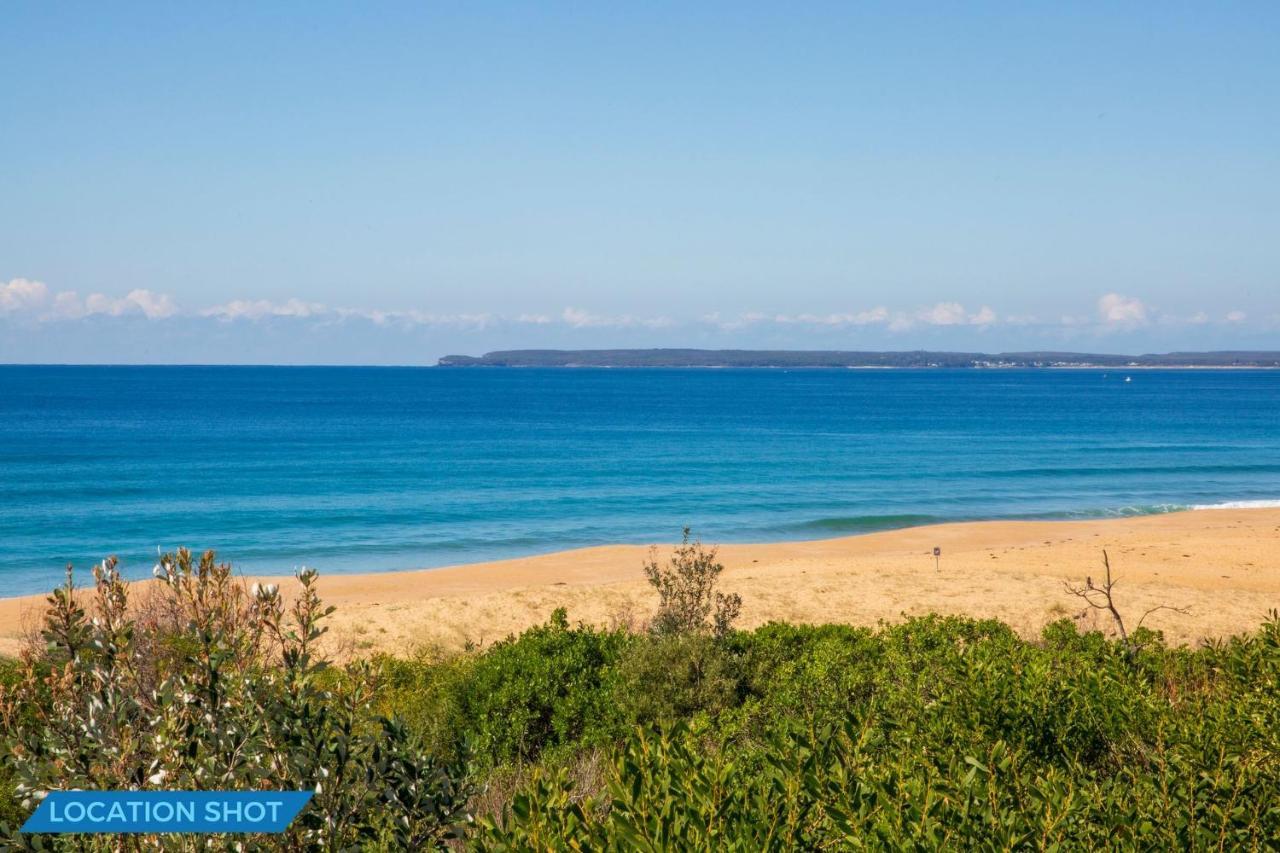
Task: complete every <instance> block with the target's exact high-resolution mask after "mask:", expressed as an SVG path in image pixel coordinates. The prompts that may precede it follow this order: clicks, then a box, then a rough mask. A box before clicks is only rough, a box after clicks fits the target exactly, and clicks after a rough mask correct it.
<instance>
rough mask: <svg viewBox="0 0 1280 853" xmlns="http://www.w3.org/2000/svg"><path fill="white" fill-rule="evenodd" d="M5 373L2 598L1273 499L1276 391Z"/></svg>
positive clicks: (906, 380)
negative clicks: (81, 578)
mask: <svg viewBox="0 0 1280 853" xmlns="http://www.w3.org/2000/svg"><path fill="white" fill-rule="evenodd" d="M1125 375H1126V374H1124V373H1117V372H1114V371H1112V372H1102V371H1090V370H1082V371H860V370H801V371H784V370H558V371H557V370H534V369H527V370H446V369H392V368H270V367H0V595H17V594H23V593H30V592H36V591H40V590H43V589H46V588H48V587H50V586H51V585H53V584H55V583H56V582H57V581H58V579H59V577H60V576H61V573H62V567H63V565H65V563H67V562H68V561H70V562H74V563H76V564H77V565H78V566H80V567H83V568H86V569H87V568H88V567H89V566H90V565H91V564H92V563H93V562H96V561H97V560H100V559H101V558H102V557H103V556H105V555H107V554H118V555H119V556H120V557H121V559H122V561H123V564H124V567H125V570H126V572H128V573H129V574H131V575H133V576H142V575H145V574H147V573H149V571H150V568H151V565H152V564H153V562H154V557H155V553H156V548H157V547H164V548H171V547H174V546H177V545H181V544H186V545H189V546H191V547H192V548H197V549H203V548H209V547H212V548H217V549H218V550H219V551H220V552H221V553H222V554H223V555H224V556H225V557H227V558H229V559H231V560H232V561H233V562H235V563H237V564H238V565H239V566H241V567H242V568H244V569H246V570H252V571H270V572H282V571H285V572H287V571H291V570H292V569H293V568H294V567H295V566H297V565H302V564H306V565H311V566H316V567H318V568H320V569H321V570H322V571H329V572H340V571H358V570H363V571H368V570H379V569H397V568H410V567H417V566H437V565H443V564H448V563H458V562H467V561H472V560H481V559H490V558H496V557H503V556H511V555H518V554H532V553H538V552H546V551H553V550H558V549H562V548H569V547H575V546H581V545H591V544H600V543H604V542H618V541H654V540H671V539H674V538H676V537H677V536H678V535H679V531H680V527H681V526H682V525H684V524H690V525H693V527H694V528H695V531H696V532H698V533H699V534H701V535H702V537H703V538H704V539H705V540H707V541H720V542H728V541H761V540H773V539H783V538H820V537H826V536H834V535H841V534H848V533H856V532H863V531H870V530H876V529H885V528H891V527H901V526H907V525H913V524H923V523H928V522H934V521H944V520H958V519H979V518H1073V517H1090V516H1108V515H1125V514H1137V513H1146V512H1160V511H1167V510H1169V509H1177V508H1185V507H1189V506H1196V505H1216V504H1223V503H1235V502H1245V501H1252V502H1263V503H1274V502H1277V499H1280V372H1270V371H1208V370H1196V371H1154V370H1153V371H1134V372H1132V373H1129V374H1128V375H1129V376H1131V377H1132V381H1131V382H1127V383H1126V382H1125V381H1124V378H1125Z"/></svg>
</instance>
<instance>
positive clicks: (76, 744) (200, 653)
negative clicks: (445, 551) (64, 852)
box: [0, 550, 470, 848]
mask: <svg viewBox="0 0 1280 853" xmlns="http://www.w3.org/2000/svg"><path fill="white" fill-rule="evenodd" d="M156 574H157V576H158V577H159V578H160V579H161V581H162V582H161V583H160V584H159V585H158V586H159V592H158V599H157V600H155V601H152V602H147V603H146V604H145V606H143V607H142V608H140V612H141V617H139V609H130V607H129V601H128V598H129V587H128V585H127V584H126V583H124V582H123V581H122V580H121V578H120V575H119V573H118V572H117V571H116V568H115V561H114V560H108V561H107V562H105V563H103V564H102V565H100V566H97V567H95V569H94V580H95V586H94V596H93V602H92V605H91V611H92V616H90V615H89V613H87V612H86V610H85V609H84V608H83V607H81V605H80V604H79V603H78V600H77V597H76V596H75V595H74V589H73V586H72V579H71V575H70V570H68V579H67V584H66V586H64V587H62V588H61V589H59V590H56V591H55V592H54V594H53V595H52V596H50V598H49V606H48V609H47V611H46V614H45V620H44V632H43V635H44V638H45V640H46V641H47V644H48V645H47V648H46V650H44V652H43V653H41V655H40V658H39V659H38V660H36V659H32V660H31V661H29V662H28V665H27V666H26V667H25V669H24V671H23V672H22V673H21V675H20V676H19V678H18V679H17V680H16V682H15V683H10V684H7V685H5V686H4V688H3V694H2V695H0V709H3V711H4V719H3V720H2V721H0V722H3V724H4V725H3V732H4V735H3V740H2V751H0V755H2V756H3V763H4V765H5V767H7V768H8V770H9V772H11V773H13V774H14V776H15V777H16V778H17V780H18V788H17V790H18V792H19V795H20V797H21V798H22V803H21V806H22V810H23V814H24V815H25V814H27V813H29V812H30V810H31V809H33V808H34V806H35V804H36V801H37V799H38V798H39V797H40V796H42V792H45V791H49V790H54V789H73V788H80V789H89V790H111V789H133V790H140V789H148V788H151V789H179V790H223V789H277V790H280V789H283V790H314V791H315V795H314V797H313V799H312V800H311V802H310V803H309V804H308V806H307V807H306V808H305V809H304V810H303V811H302V813H301V814H300V815H299V817H298V818H297V819H296V820H295V821H294V823H293V825H292V826H291V827H290V829H289V832H288V833H287V835H286V836H284V837H283V838H278V839H269V840H262V841H261V842H260V843H262V844H267V843H270V844H272V845H273V846H285V847H293V848H298V847H308V848H311V847H332V848H338V847H348V846H351V845H354V844H360V843H381V844H385V845H390V846H393V847H421V846H424V845H427V846H430V845H439V844H443V843H444V842H445V841H446V840H447V839H448V838H450V837H452V836H453V835H455V834H456V831H457V829H458V828H459V827H460V826H461V825H462V824H463V823H465V821H466V819H467V814H466V801H467V798H468V796H469V793H470V787H469V785H468V783H467V782H466V775H465V768H464V767H461V766H446V765H441V764H440V763H438V762H437V761H436V760H435V759H434V758H433V757H432V756H431V755H429V754H427V753H426V752H425V751H424V750H423V749H422V748H421V746H420V745H419V743H418V742H417V741H416V740H415V739H414V738H413V737H411V736H410V735H409V733H408V732H407V731H406V729H405V728H404V727H403V726H402V725H401V724H400V723H399V722H397V721H396V720H394V719H386V718H380V717H378V716H377V715H376V714H375V713H374V712H373V692H374V690H375V687H376V684H375V681H374V680H373V678H372V672H371V670H370V669H369V668H368V667H367V666H365V665H362V664H355V665H353V666H352V667H351V668H349V669H347V670H346V671H345V672H342V673H329V672H327V671H326V670H327V669H328V662H327V661H326V660H325V659H324V658H323V657H322V656H321V655H320V654H319V650H318V643H319V641H320V638H321V637H322V635H323V634H324V631H325V629H324V627H323V624H322V622H323V619H324V617H325V616H327V615H328V614H329V613H330V612H331V610H332V608H325V607H324V606H323V605H322V604H321V602H320V599H319V597H318V596H317V594H316V591H315V581H316V575H315V573H314V572H312V571H310V570H303V571H302V572H300V573H299V575H298V580H299V584H300V588H299V590H298V593H297V595H296V596H295V597H294V600H293V603H292V605H291V606H290V607H288V608H287V611H286V606H285V603H284V600H283V599H282V597H281V596H280V593H279V590H277V589H276V588H274V587H272V586H268V587H256V586H255V588H254V589H253V590H252V591H247V590H244V589H243V588H242V587H241V586H240V585H239V584H238V583H237V582H235V581H233V579H232V577H231V572H230V568H229V567H228V566H226V565H220V564H218V563H217V562H216V561H215V559H214V555H213V553H212V552H207V553H206V554H205V555H204V557H203V558H202V559H200V560H199V561H198V562H195V561H193V560H192V558H191V555H190V553H189V552H187V551H185V550H184V551H179V552H178V553H177V554H176V555H167V556H165V557H163V558H162V559H161V563H160V565H159V566H157V571H156ZM144 650H145V651H146V654H144ZM41 666H43V667H44V668H45V671H46V672H48V675H47V676H45V675H44V674H43V673H42V672H41V669H40V667H41ZM15 829H16V827H15V826H13V825H10V826H9V827H8V833H12V832H13V830H15ZM9 838H10V841H11V842H12V843H13V844H15V845H17V846H23V845H28V844H32V843H36V842H37V841H38V840H39V839H34V838H31V837H26V836H18V835H15V834H10V835H9ZM169 842H172V843H174V844H179V843H180V841H179V840H177V839H167V841H166V843H169ZM48 843H54V842H52V841H51V842H48ZM57 843H59V844H66V845H70V846H74V847H83V846H85V843H84V842H83V840H82V839H77V838H75V837H58V840H57ZM155 843H159V839H156V841H155ZM102 845H103V846H106V847H113V846H114V842H112V843H108V841H105V840H104V841H103V842H102Z"/></svg>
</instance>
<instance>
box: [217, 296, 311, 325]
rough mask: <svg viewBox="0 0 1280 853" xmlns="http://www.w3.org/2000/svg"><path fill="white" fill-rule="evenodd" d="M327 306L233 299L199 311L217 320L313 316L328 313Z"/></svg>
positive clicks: (297, 302)
mask: <svg viewBox="0 0 1280 853" xmlns="http://www.w3.org/2000/svg"><path fill="white" fill-rule="evenodd" d="M328 310H329V309H328V308H327V307H325V306H324V305H322V304H321V303H319V302H303V301H302V300H301V299H289V300H287V301H285V302H271V301H269V300H267V299H253V300H248V299H235V300H232V301H231V302H227V303H224V304H222V305H214V306H213V307H211V308H206V309H204V310H203V311H201V312H200V314H201V315H202V316H204V317H217V318H218V319H219V320H228V321H230V320H240V319H244V320H261V319H262V318H263V317H315V316H318V315H321V314H325V313H328Z"/></svg>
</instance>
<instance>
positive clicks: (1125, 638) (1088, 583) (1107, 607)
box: [1062, 549, 1191, 656]
mask: <svg viewBox="0 0 1280 853" xmlns="http://www.w3.org/2000/svg"><path fill="white" fill-rule="evenodd" d="M1102 566H1103V569H1104V571H1105V572H1106V574H1105V577H1104V578H1103V580H1102V583H1101V584H1096V583H1094V582H1093V578H1092V577H1086V578H1085V580H1084V585H1083V586H1080V585H1077V584H1073V583H1071V582H1070V581H1063V583H1062V585H1063V587H1065V588H1066V590H1067V592H1069V593H1071V594H1072V595H1074V596H1075V597H1076V598H1079V599H1080V600H1081V601H1083V602H1084V603H1085V604H1086V605H1088V606H1087V607H1086V608H1085V609H1084V610H1082V611H1081V612H1080V616H1084V615H1085V614H1086V613H1088V612H1089V609H1090V608H1092V609H1094V610H1104V611H1106V612H1107V613H1110V614H1111V620H1112V621H1113V622H1115V624H1116V632H1117V633H1118V634H1119V635H1120V642H1122V643H1123V644H1124V645H1125V647H1126V649H1127V650H1128V652H1129V655H1130V656H1132V655H1133V654H1134V653H1135V652H1136V651H1137V649H1136V648H1135V647H1134V644H1133V643H1132V642H1130V641H1129V632H1128V630H1126V629H1125V626H1124V618H1123V617H1122V616H1121V615H1120V610H1119V609H1118V608H1117V607H1116V600H1115V595H1114V592H1113V591H1114V589H1115V585H1116V581H1115V580H1114V579H1113V578H1112V577H1111V558H1110V557H1108V556H1107V552H1106V550H1105V549H1104V550H1103V552H1102ZM1160 610H1172V611H1173V612H1175V613H1182V614H1184V615H1185V614H1188V613H1190V612H1191V610H1190V608H1187V607H1177V606H1175V605H1172V604H1158V605H1156V606H1155V607H1152V608H1151V609H1150V610H1148V611H1147V612H1146V613H1143V614H1142V618H1141V619H1139V620H1138V624H1137V626H1136V628H1141V627H1142V623H1143V622H1145V621H1146V619H1147V617H1148V616H1150V615H1151V614H1152V613H1156V612H1157V611H1160ZM1077 618H1079V617H1077ZM1136 628H1135V630H1136Z"/></svg>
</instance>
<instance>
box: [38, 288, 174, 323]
mask: <svg viewBox="0 0 1280 853" xmlns="http://www.w3.org/2000/svg"><path fill="white" fill-rule="evenodd" d="M177 313H178V304H177V303H176V302H174V301H173V297H171V296H169V295H168V294H166V293H155V292H154V291H151V290H143V289H141V288H139V289H135V290H131V291H129V292H128V293H127V294H125V295H124V296H123V297H121V298H119V299H116V298H113V297H110V296H107V295H105V294H102V293H90V294H89V295H88V296H86V297H85V298H84V299H83V300H82V299H81V298H80V295H79V294H78V293H76V292H75V291H74V290H64V291H61V292H59V293H58V294H57V295H56V296H54V298H53V310H52V311H51V312H50V313H49V314H48V315H46V317H44V318H42V319H52V320H79V319H81V318H83V317H91V316H93V315H95V314H100V315H103V316H107V317H124V316H126V315H129V314H142V315H143V316H144V317H146V318H147V319H148V320H163V319H164V318H166V317H172V316H173V315H174V314H177Z"/></svg>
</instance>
